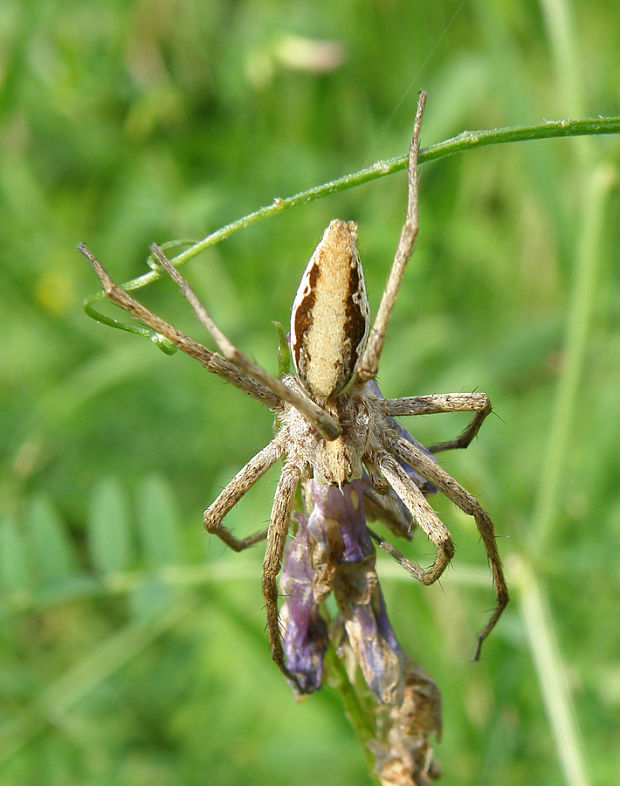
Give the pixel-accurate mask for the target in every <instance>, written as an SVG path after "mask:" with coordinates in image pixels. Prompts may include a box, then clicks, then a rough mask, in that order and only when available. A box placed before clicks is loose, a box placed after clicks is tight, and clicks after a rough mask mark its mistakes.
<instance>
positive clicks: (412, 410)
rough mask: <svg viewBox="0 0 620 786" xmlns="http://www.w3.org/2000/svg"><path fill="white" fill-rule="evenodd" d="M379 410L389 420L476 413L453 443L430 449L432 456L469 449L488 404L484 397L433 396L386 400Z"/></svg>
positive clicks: (459, 395) (432, 446) (465, 395)
mask: <svg viewBox="0 0 620 786" xmlns="http://www.w3.org/2000/svg"><path fill="white" fill-rule="evenodd" d="M381 406H382V407H383V411H384V412H385V414H386V415H391V416H392V417H394V416H398V415H438V414H440V413H444V412H474V413H475V414H474V417H473V418H472V419H471V421H470V422H469V424H468V426H467V427H466V428H465V429H464V430H463V431H462V432H461V434H459V436H458V437H457V438H456V439H451V440H448V441H446V442H437V443H436V444H435V445H431V446H430V447H429V450H430V451H431V452H432V453H440V452H441V451H442V450H454V449H457V448H466V447H468V446H469V444H470V442H471V441H472V439H473V438H474V437H475V436H476V434H477V433H478V432H479V431H480V427H481V426H482V423H483V422H484V420H485V418H486V417H487V415H489V414H490V412H491V402H490V401H489V397H488V396H487V394H486V393H435V394H433V395H430V396H406V397H404V398H386V399H383V401H382V402H381Z"/></svg>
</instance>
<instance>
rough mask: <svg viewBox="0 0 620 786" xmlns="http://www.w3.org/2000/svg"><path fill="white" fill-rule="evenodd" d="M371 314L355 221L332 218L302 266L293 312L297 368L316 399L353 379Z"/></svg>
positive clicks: (292, 342) (343, 387) (327, 394)
mask: <svg viewBox="0 0 620 786" xmlns="http://www.w3.org/2000/svg"><path fill="white" fill-rule="evenodd" d="M369 320H370V315H369V308H368V297H367V295H366V285H365V283H364V274H363V271H362V264H361V262H360V257H359V253H358V250H357V226H356V225H355V224H354V223H353V221H340V220H338V219H334V220H333V221H331V222H330V224H329V226H328V227H327V229H326V230H325V232H324V234H323V238H322V239H321V242H320V243H319V245H318V246H317V247H316V249H315V251H314V253H313V254H312V257H311V259H310V262H309V263H308V266H307V267H306V270H305V271H304V274H303V276H302V279H301V282H300V284H299V289H298V290H297V295H296V296H295V301H294V303H293V309H292V313H291V349H292V354H293V362H294V364H295V369H296V371H297V374H298V376H299V379H300V381H301V382H302V384H303V386H304V387H305V388H306V390H307V391H308V392H309V393H310V394H311V395H312V396H314V397H316V398H317V399H318V400H319V401H324V400H325V399H328V398H331V397H332V396H337V395H338V394H340V393H342V392H343V391H344V390H345V389H346V387H347V385H348V384H349V383H350V382H351V380H352V379H353V375H354V372H355V370H356V367H357V364H358V362H359V360H360V358H361V356H362V353H363V351H364V348H365V346H366V340H367V338H368V330H369Z"/></svg>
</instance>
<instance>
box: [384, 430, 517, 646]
mask: <svg viewBox="0 0 620 786" xmlns="http://www.w3.org/2000/svg"><path fill="white" fill-rule="evenodd" d="M389 448H390V450H391V451H392V452H393V453H394V455H395V456H397V457H398V458H399V459H401V460H402V461H406V462H407V463H408V464H410V465H411V466H412V467H414V468H415V469H416V470H417V471H418V472H419V473H420V474H421V475H423V476H424V477H425V478H426V479H427V480H429V481H430V482H431V483H433V484H434V485H435V486H436V487H437V488H438V489H439V491H441V492H442V494H445V495H446V497H448V499H450V500H452V502H454V504H455V505H456V506H457V507H459V508H460V509H461V510H462V511H463V512H464V513H467V514H468V515H470V516H473V517H474V520H475V522H476V526H477V527H478V532H479V533H480V537H481V538H482V542H483V543H484V547H485V549H486V552H487V559H488V561H489V566H490V568H491V575H492V576H493V585H494V587H495V596H496V605H495V608H494V610H493V613H492V614H491V618H490V619H489V621H488V622H487V624H486V625H485V627H484V628H483V629H482V630H481V631H480V633H479V634H478V639H477V643H476V648H475V650H474V655H473V660H478V658H479V657H480V649H481V647H482V644H483V642H484V640H485V639H486V637H487V636H488V635H489V633H490V632H491V631H492V630H493V628H494V627H495V625H496V623H497V621H498V620H499V618H500V617H501V615H502V612H503V611H504V609H505V608H506V605H507V604H508V600H509V596H508V587H507V586H506V579H505V578H504V570H503V568H502V561H501V559H500V556H499V552H498V550H497V543H496V542H495V530H494V527H493V522H492V521H491V519H490V517H489V514H488V513H487V512H486V510H485V509H484V508H483V507H482V505H481V504H480V503H479V502H478V500H477V499H476V498H475V497H474V495H473V494H470V492H469V491H467V489H465V488H463V486H461V485H460V484H459V483H457V481H456V480H454V478H453V477H451V476H450V475H449V474H448V473H447V472H446V471H445V469H443V468H442V467H440V466H439V464H436V463H435V462H434V461H433V460H432V459H430V458H429V457H428V456H427V455H426V454H425V453H423V452H422V451H421V450H420V449H419V448H417V447H416V446H415V445H413V444H412V443H411V442H408V441H407V440H406V439H402V437H399V436H397V435H394V437H393V438H392V439H391V440H390V441H389ZM395 463H396V462H395ZM399 493H400V492H399Z"/></svg>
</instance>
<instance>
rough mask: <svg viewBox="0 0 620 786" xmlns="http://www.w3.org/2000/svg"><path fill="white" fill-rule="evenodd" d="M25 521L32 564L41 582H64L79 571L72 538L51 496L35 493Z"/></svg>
mask: <svg viewBox="0 0 620 786" xmlns="http://www.w3.org/2000/svg"><path fill="white" fill-rule="evenodd" d="M25 522H26V527H27V532H28V540H29V545H30V548H31V549H32V556H33V561H34V564H35V566H36V569H37V572H38V575H39V577H40V578H41V580H43V581H57V580H62V579H65V578H67V577H68V576H70V575H71V574H73V573H75V572H76V571H77V566H78V560H77V556H76V554H75V552H74V549H73V545H72V543H71V538H70V536H69V534H68V532H67V530H66V527H65V524H64V522H63V521H62V519H61V518H60V516H59V515H58V512H57V510H56V508H55V507H54V505H53V503H52V501H51V500H50V499H49V497H47V496H46V495H44V494H36V495H34V496H32V497H31V498H30V500H29V501H28V503H27V505H26V515H25Z"/></svg>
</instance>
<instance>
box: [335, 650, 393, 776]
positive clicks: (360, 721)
mask: <svg viewBox="0 0 620 786" xmlns="http://www.w3.org/2000/svg"><path fill="white" fill-rule="evenodd" d="M325 666H326V668H327V670H328V675H327V681H328V683H329V685H330V687H332V688H333V689H334V690H335V691H336V692H337V693H338V695H339V696H340V701H341V702H342V706H343V708H344V711H345V714H346V716H347V718H348V719H349V723H350V724H351V726H352V727H353V730H354V732H355V734H356V736H357V738H358V740H359V742H360V745H361V747H362V751H363V753H364V757H365V759H366V764H367V766H368V775H369V777H370V779H371V781H372V783H373V784H376V786H381V782H380V780H379V777H378V775H377V770H376V767H375V757H374V756H373V754H372V751H371V750H370V748H369V746H368V743H369V742H371V741H372V740H374V739H376V726H375V723H374V717H370V716H369V714H368V712H367V710H366V709H365V708H364V706H363V705H362V703H361V702H360V698H359V696H358V694H357V692H356V690H355V688H354V687H353V685H352V684H351V681H350V679H349V675H348V674H347V671H346V669H345V667H344V663H343V662H342V660H341V659H340V658H339V657H338V656H337V655H336V652H335V651H334V648H333V646H330V647H329V648H328V650H327V652H326V654H325Z"/></svg>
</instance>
